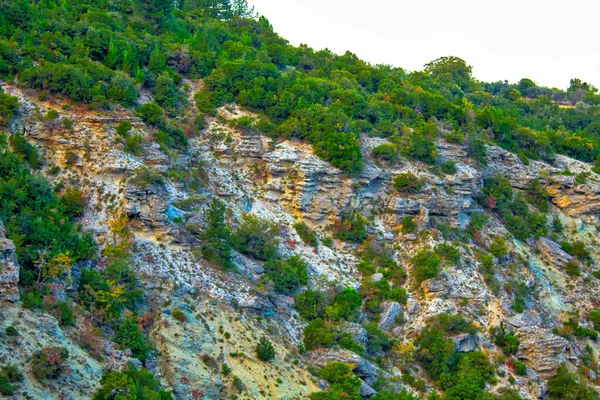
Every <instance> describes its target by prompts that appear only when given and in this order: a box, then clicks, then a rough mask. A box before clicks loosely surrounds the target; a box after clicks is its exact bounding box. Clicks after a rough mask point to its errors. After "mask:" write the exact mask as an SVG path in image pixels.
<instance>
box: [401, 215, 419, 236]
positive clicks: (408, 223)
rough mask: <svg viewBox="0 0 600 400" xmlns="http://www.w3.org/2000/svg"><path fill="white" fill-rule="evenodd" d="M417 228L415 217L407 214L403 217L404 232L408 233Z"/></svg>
mask: <svg viewBox="0 0 600 400" xmlns="http://www.w3.org/2000/svg"><path fill="white" fill-rule="evenodd" d="M416 229H417V224H416V223H415V221H414V219H413V218H412V217H411V216H409V215H407V216H405V217H404V218H402V229H401V231H402V233H403V234H405V235H406V234H407V233H413V232H414V231H415V230H416Z"/></svg>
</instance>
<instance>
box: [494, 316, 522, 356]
mask: <svg viewBox="0 0 600 400" xmlns="http://www.w3.org/2000/svg"><path fill="white" fill-rule="evenodd" d="M492 338H493V340H494V343H495V344H496V346H499V347H500V348H501V349H502V352H503V353H504V354H506V355H511V354H516V353H517V351H518V350H519V345H520V344H521V341H520V340H519V338H517V337H516V336H515V333H514V332H513V331H509V332H507V331H506V329H505V328H504V324H503V323H501V324H500V326H498V327H495V328H493V329H492Z"/></svg>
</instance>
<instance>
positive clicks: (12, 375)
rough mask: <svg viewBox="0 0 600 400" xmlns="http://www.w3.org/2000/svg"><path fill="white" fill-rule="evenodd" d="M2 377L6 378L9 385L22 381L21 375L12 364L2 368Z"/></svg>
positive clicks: (17, 368)
mask: <svg viewBox="0 0 600 400" xmlns="http://www.w3.org/2000/svg"><path fill="white" fill-rule="evenodd" d="M2 375H3V376H5V377H7V378H8V381H9V382H11V383H15V382H20V381H22V380H23V373H22V372H21V371H20V370H19V367H17V366H16V365H14V364H9V365H6V366H4V367H2Z"/></svg>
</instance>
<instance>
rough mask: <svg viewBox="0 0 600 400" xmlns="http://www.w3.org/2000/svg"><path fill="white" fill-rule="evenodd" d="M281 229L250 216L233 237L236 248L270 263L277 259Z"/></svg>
mask: <svg viewBox="0 0 600 400" xmlns="http://www.w3.org/2000/svg"><path fill="white" fill-rule="evenodd" d="M278 237H279V228H278V227H277V225H275V224H274V223H272V222H269V221H266V220H263V219H259V218H258V217H256V216H254V215H251V214H248V215H246V216H244V217H243V221H242V224H241V225H240V227H239V228H238V229H237V230H236V231H235V232H234V233H233V235H232V236H231V239H232V243H233V244H234V246H235V248H236V249H237V250H238V251H239V252H240V253H243V254H246V255H248V256H250V257H253V258H256V259H257V260H262V261H268V260H271V259H273V258H276V257H277V251H278V248H279V238H278Z"/></svg>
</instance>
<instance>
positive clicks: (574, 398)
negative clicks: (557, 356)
mask: <svg viewBox="0 0 600 400" xmlns="http://www.w3.org/2000/svg"><path fill="white" fill-rule="evenodd" d="M546 397H547V399H548V400H597V399H598V394H597V393H596V392H595V391H594V390H593V389H592V388H590V387H588V386H587V385H585V384H583V383H579V382H577V379H576V377H575V376H574V375H573V374H572V373H571V372H569V370H568V369H567V367H566V366H565V365H564V364H563V365H561V366H560V367H558V372H557V374H556V375H555V376H554V377H552V378H550V379H549V380H548V391H547V392H546Z"/></svg>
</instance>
